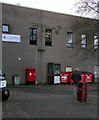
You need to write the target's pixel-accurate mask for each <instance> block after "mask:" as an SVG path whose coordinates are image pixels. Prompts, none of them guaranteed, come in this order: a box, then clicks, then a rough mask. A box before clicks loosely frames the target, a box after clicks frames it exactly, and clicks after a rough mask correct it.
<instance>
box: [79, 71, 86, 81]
mask: <svg viewBox="0 0 99 120" xmlns="http://www.w3.org/2000/svg"><path fill="white" fill-rule="evenodd" d="M81 77H82V79H81V80H80V82H85V73H81Z"/></svg>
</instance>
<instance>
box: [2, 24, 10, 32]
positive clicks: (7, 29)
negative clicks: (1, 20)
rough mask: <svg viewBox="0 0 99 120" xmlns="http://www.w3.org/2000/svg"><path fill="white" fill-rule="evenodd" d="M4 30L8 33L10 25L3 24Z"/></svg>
mask: <svg viewBox="0 0 99 120" xmlns="http://www.w3.org/2000/svg"><path fill="white" fill-rule="evenodd" d="M2 32H3V33H8V32H9V25H6V24H3V25H2Z"/></svg>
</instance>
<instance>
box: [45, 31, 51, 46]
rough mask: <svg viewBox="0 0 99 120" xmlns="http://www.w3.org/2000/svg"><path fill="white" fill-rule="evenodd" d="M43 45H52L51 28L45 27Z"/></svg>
mask: <svg viewBox="0 0 99 120" xmlns="http://www.w3.org/2000/svg"><path fill="white" fill-rule="evenodd" d="M45 45H47V46H52V30H49V29H46V34H45Z"/></svg>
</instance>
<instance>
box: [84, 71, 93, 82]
mask: <svg viewBox="0 0 99 120" xmlns="http://www.w3.org/2000/svg"><path fill="white" fill-rule="evenodd" d="M92 76H93V74H92V73H85V82H92Z"/></svg>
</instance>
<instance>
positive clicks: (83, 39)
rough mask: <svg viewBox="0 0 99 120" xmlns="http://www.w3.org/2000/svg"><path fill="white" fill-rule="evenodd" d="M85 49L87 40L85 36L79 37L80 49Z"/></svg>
mask: <svg viewBox="0 0 99 120" xmlns="http://www.w3.org/2000/svg"><path fill="white" fill-rule="evenodd" d="M86 47H87V38H86V35H85V34H82V35H81V48H86Z"/></svg>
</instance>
